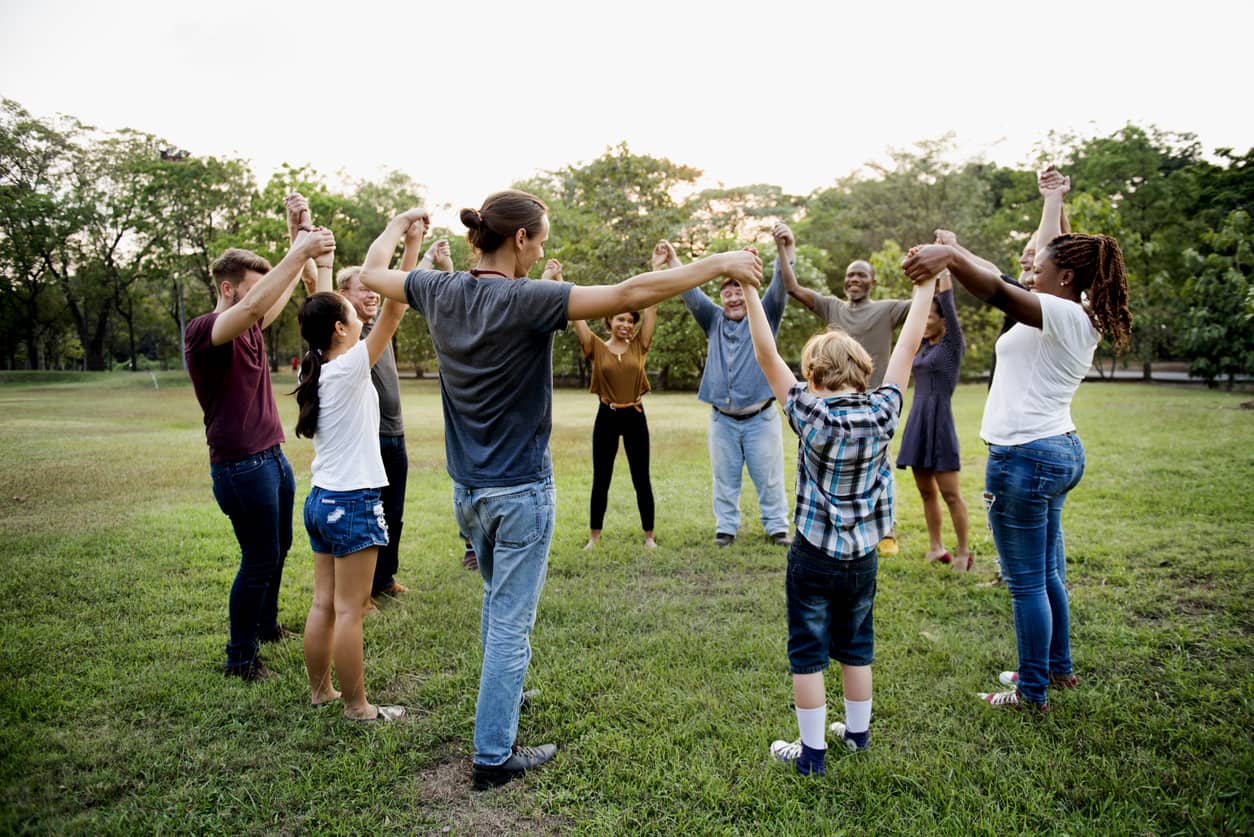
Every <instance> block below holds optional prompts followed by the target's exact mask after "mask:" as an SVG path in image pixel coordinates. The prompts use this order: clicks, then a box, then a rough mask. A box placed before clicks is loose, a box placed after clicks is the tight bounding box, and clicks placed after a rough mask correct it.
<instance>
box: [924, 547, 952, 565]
mask: <svg viewBox="0 0 1254 837" xmlns="http://www.w3.org/2000/svg"><path fill="white" fill-rule="evenodd" d="M927 560H928V561H935V562H936V563H938V564H948V563H950V562H951V561H953V560H954V556H952V555H950V554H949V550H945V551H944V552H942V553H941V554H940V555H937V556H936V557H935V558H928V559H927Z"/></svg>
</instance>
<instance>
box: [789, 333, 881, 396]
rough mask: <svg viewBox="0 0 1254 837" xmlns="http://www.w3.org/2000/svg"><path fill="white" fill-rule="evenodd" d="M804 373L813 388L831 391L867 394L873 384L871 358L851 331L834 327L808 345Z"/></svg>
mask: <svg viewBox="0 0 1254 837" xmlns="http://www.w3.org/2000/svg"><path fill="white" fill-rule="evenodd" d="M801 374H802V375H804V376H805V379H806V381H807V382H808V383H809V384H810V386H811V387H817V388H819V389H825V390H828V391H829V392H834V391H836V390H841V389H852V390H854V391H855V392H866V385H867V384H868V383H870V381H871V356H870V355H869V354H867V351H866V349H864V348H862V344H860V343H859V342H858V341H857V340H854V339H853V338H852V337H850V336H849V333H848V332H845V331H841V330H840V329H838V328H831V329H828V330H827V331H822V332H819V333H818V334H816V335H814V336H813V337H811V338H810V339H809V341H807V342H806V346H805V348H804V349H802V350H801Z"/></svg>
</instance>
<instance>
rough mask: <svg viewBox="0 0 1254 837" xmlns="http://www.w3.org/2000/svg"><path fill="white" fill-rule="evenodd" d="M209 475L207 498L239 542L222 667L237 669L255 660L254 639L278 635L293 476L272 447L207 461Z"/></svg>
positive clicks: (277, 449)
mask: <svg viewBox="0 0 1254 837" xmlns="http://www.w3.org/2000/svg"><path fill="white" fill-rule="evenodd" d="M209 473H210V476H211V477H212V478H213V497H214V499H215V500H217V501H218V507H219V508H221V509H222V512H223V514H225V515H226V516H227V517H228V518H230V520H231V526H232V527H233V528H234V529H235V539H236V540H237V541H239V547H240V563H239V570H238V572H236V574H235V582H234V583H233V584H232V585H231V598H230V627H231V631H230V638H229V639H228V641H227V645H226V667H227V668H228V669H236V668H243V667H245V666H249V665H252V663H253V661H254V660H255V659H256V658H257V641H258V638H259V636H260V635H261V634H266V635H271V636H272V635H277V634H278V631H279V586H280V584H281V583H282V580H283V563H284V561H285V560H286V559H287V552H288V550H289V549H291V546H292V507H293V505H294V503H295V500H296V477H295V476H294V475H293V474H292V466H291V465H290V464H288V461H287V457H285V456H284V455H283V450H282V449H281V448H280V447H279V446H278V445H275V446H274V447H272V448H268V449H267V450H263V451H261V452H260V453H255V454H253V455H252V456H247V457H244V458H243V459H237V460H235V461H233V462H218V463H210V465H209Z"/></svg>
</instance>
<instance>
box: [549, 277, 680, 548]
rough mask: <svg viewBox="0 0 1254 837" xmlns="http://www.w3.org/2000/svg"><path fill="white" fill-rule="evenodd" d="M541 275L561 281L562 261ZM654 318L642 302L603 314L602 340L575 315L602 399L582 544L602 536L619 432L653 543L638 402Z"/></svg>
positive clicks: (645, 385)
mask: <svg viewBox="0 0 1254 837" xmlns="http://www.w3.org/2000/svg"><path fill="white" fill-rule="evenodd" d="M544 278H546V279H556V280H558V281H561V279H562V265H561V263H560V262H558V261H557V259H550V260H549V261H548V263H547V265H546V266H545V269H544ZM656 323H657V307H656V306H653V307H650V308H646V309H645V311H644V314H643V316H642V315H641V313H640V312H639V311H625V312H622V313H619V314H615V315H614V316H613V317H610V318H608V319H607V320H605V327H606V330H607V331H608V332H609V337H608V338H606V339H604V340H602V339H601V338H599V337H597V335H596V334H594V333H593V331H592V329H590V328H589V327H588V324H587V323H586V322H584V321H583V320H574V321H573V324H574V326H575V334H576V336H578V338H579V345H580V347H581V348H582V349H583V353H584V356H585V357H587V358H588V359H589V360H590V361H591V362H592V383H591V385H590V386H589V388H588V389H589V391H590V392H593V393H595V394H596V396H597V397H598V398H599V399H601V406H600V407H599V408H598V409H597V418H596V423H595V424H593V426H592V500H591V503H590V506H591V508H590V515H589V516H590V523H589V529H590V531H589V533H588V543H587V544H585V545H584V549H590V548H591V547H592V546H593V545H595V544H596V542H597V541H598V540H600V538H601V527H602V524H603V523H604V521H605V507H606V504H607V502H608V498H609V492H610V480H611V479H612V478H613V476H614V459H615V457H617V456H618V440H619V438H621V439H622V440H623V449H624V450H625V451H626V452H627V465H628V467H629V468H630V469H631V482H632V485H633V486H634V487H635V489H636V505H637V506H638V507H639V508H640V527H641V528H642V529H643V530H644V545H645V547H647V548H649V549H653V548H654V547H655V546H657V544H656V542H654V540H653V486H652V484H651V483H650V482H649V423H648V421H647V420H646V419H645V415H644V406H643V405H642V404H641V402H640V399H641V398H642V397H643V396H644V394H645V393H646V392H648V391H649V378H648V376H647V375H645V371H644V364H645V358H646V357H647V356H648V354H649V344H650V343H652V342H653V327H654V325H656ZM637 325H639V327H640V328H639V330H637V329H636V326H637Z"/></svg>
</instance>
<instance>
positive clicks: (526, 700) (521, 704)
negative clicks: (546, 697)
mask: <svg viewBox="0 0 1254 837" xmlns="http://www.w3.org/2000/svg"><path fill="white" fill-rule="evenodd" d="M538 697H540V690H539V689H528V690H527V691H525V692H523V693H522V697H520V698H519V699H518V708H519V709H526V708H527V707H528V706H530V705H531V704H532V703H534V702H535V700H536V698H538Z"/></svg>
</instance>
